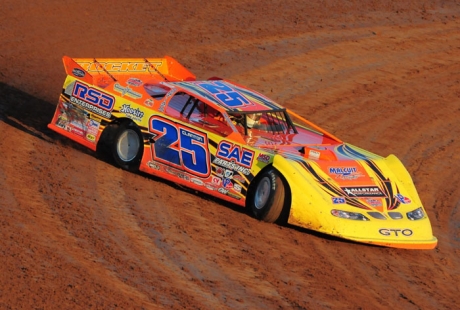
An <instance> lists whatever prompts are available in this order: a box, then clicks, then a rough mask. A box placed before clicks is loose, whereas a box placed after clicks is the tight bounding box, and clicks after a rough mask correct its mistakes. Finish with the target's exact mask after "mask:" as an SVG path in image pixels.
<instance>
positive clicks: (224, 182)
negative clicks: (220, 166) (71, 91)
mask: <svg viewBox="0 0 460 310" xmlns="http://www.w3.org/2000/svg"><path fill="white" fill-rule="evenodd" d="M222 185H223V186H224V187H225V188H233V183H232V181H231V180H230V179H223V180H222Z"/></svg>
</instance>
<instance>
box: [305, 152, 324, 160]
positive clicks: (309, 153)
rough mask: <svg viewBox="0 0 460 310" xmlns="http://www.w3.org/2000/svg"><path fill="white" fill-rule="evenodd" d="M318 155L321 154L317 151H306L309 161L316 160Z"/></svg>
mask: <svg viewBox="0 0 460 310" xmlns="http://www.w3.org/2000/svg"><path fill="white" fill-rule="evenodd" d="M320 155H321V153H320V152H318V151H315V150H310V151H308V158H310V159H314V160H318V159H319V156H320Z"/></svg>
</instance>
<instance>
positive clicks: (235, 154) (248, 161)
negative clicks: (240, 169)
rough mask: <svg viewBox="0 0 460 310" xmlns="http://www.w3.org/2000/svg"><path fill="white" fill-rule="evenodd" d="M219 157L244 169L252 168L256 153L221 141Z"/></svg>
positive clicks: (218, 148)
mask: <svg viewBox="0 0 460 310" xmlns="http://www.w3.org/2000/svg"><path fill="white" fill-rule="evenodd" d="M216 155H217V157H220V158H223V159H225V160H228V161H234V162H236V163H238V164H240V165H242V166H244V167H247V168H251V166H252V160H253V159H254V152H253V151H251V150H248V149H245V148H242V147H240V146H239V145H237V144H233V143H231V142H228V141H221V142H220V143H219V146H218V147H217V154H216Z"/></svg>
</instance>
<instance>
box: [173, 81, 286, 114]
mask: <svg viewBox="0 0 460 310" xmlns="http://www.w3.org/2000/svg"><path fill="white" fill-rule="evenodd" d="M165 84H170V85H171V86H174V87H176V88H178V89H179V90H182V91H184V92H186V93H188V94H190V95H193V96H195V97H198V98H201V99H206V100H207V101H209V102H211V103H213V104H215V105H217V106H219V107H221V108H223V109H224V110H226V111H230V112H239V111H240V112H250V111H264V110H279V109H283V107H282V106H280V105H279V104H277V103H275V102H274V101H272V100H271V99H269V98H267V97H265V96H264V95H262V94H260V93H258V92H256V91H254V90H250V89H247V88H245V87H243V86H239V85H236V84H234V83H232V82H229V81H225V80H208V81H183V82H167V83H165Z"/></svg>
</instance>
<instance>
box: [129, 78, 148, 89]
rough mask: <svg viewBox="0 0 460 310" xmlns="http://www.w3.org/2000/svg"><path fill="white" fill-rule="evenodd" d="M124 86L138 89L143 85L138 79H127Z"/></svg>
mask: <svg viewBox="0 0 460 310" xmlns="http://www.w3.org/2000/svg"><path fill="white" fill-rule="evenodd" d="M126 84H128V85H131V86H134V87H139V86H142V84H144V83H143V82H142V81H141V80H139V79H138V78H129V79H128V80H127V81H126Z"/></svg>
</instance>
